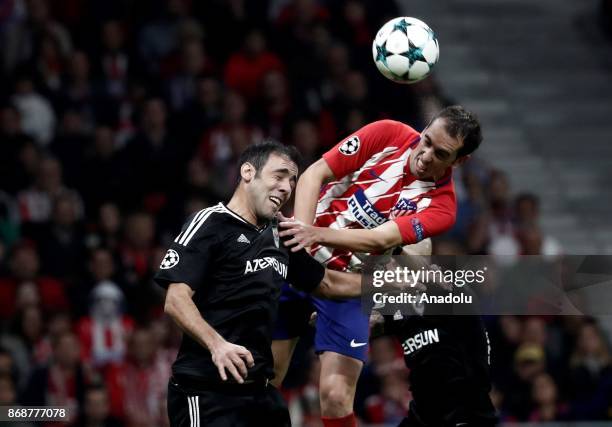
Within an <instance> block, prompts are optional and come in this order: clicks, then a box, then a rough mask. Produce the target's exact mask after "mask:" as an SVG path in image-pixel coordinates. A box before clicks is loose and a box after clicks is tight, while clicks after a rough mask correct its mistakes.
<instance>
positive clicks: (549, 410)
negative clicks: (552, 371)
mask: <svg viewBox="0 0 612 427" xmlns="http://www.w3.org/2000/svg"><path fill="white" fill-rule="evenodd" d="M558 394H559V392H558V389H557V384H555V380H553V378H552V377H551V376H550V375H548V374H546V373H542V374H539V375H538V376H536V377H535V378H534V380H533V385H532V391H531V398H532V399H533V404H534V407H535V409H534V410H533V411H532V412H531V415H530V416H529V421H530V422H551V421H561V420H564V419H567V412H568V407H567V405H566V404H564V403H561V402H560V401H559V395H558Z"/></svg>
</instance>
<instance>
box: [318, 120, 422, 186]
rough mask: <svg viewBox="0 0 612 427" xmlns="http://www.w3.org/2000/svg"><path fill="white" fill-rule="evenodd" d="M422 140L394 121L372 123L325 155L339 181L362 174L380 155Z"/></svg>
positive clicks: (412, 131) (409, 129)
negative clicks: (376, 155) (364, 167)
mask: <svg viewBox="0 0 612 427" xmlns="http://www.w3.org/2000/svg"><path fill="white" fill-rule="evenodd" d="M418 137H419V133H418V132H417V131H416V130H414V129H412V128H411V127H410V126H408V125H406V124H404V123H401V122H397V121H394V120H379V121H377V122H373V123H370V124H368V125H366V126H364V127H362V128H361V129H359V130H358V131H357V132H355V133H354V134H352V135H351V136H349V137H348V138H346V139H344V140H342V141H340V142H339V143H338V144H336V145H335V146H334V147H333V148H332V149H330V150H329V151H328V152H326V153H325V154H323V158H324V159H325V161H326V162H327V164H328V166H329V168H330V169H331V171H332V172H333V173H334V176H335V177H336V179H342V178H343V177H344V176H346V175H348V174H350V173H352V172H355V171H357V170H359V169H360V168H361V167H362V166H363V165H364V164H365V163H366V162H367V161H368V160H369V159H371V158H372V156H374V155H375V154H376V153H380V152H381V151H383V150H384V149H385V148H387V147H399V146H401V145H403V144H409V143H411V142H412V141H414V140H415V139H416V138H418Z"/></svg>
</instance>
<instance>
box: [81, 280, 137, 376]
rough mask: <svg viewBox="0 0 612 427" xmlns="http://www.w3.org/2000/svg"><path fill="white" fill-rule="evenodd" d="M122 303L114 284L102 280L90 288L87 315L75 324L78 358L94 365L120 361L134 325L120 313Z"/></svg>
mask: <svg viewBox="0 0 612 427" xmlns="http://www.w3.org/2000/svg"><path fill="white" fill-rule="evenodd" d="M123 304H124V297H123V294H122V293H121V290H120V289H119V287H118V286H117V285H115V284H114V283H112V282H110V281H104V282H101V283H99V284H98V285H96V286H95V287H94V288H93V290H92V291H91V308H90V311H89V316H86V317H83V318H81V319H80V320H79V321H78V323H77V325H76V330H77V333H78V337H79V340H80V342H81V357H82V360H84V361H86V362H88V363H91V364H92V365H93V366H94V367H105V366H106V365H107V364H109V363H111V362H119V361H121V360H123V357H124V355H125V346H126V341H127V338H128V336H129V334H130V333H131V331H132V329H133V327H134V322H133V320H132V319H131V318H130V317H129V316H125V315H123V307H122V305H123Z"/></svg>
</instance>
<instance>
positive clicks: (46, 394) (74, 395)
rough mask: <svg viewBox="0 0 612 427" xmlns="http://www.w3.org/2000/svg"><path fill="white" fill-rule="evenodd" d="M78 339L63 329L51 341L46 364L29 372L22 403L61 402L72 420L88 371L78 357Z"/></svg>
mask: <svg viewBox="0 0 612 427" xmlns="http://www.w3.org/2000/svg"><path fill="white" fill-rule="evenodd" d="M79 353H80V345H79V340H78V339H77V337H76V336H75V335H73V334H72V333H70V332H68V333H64V334H62V335H60V336H59V337H57V338H56V340H55V341H54V342H53V357H52V360H51V362H50V363H49V364H47V365H44V366H41V367H39V368H37V369H36V370H35V371H34V372H33V373H32V375H31V377H30V379H29V382H28V386H27V387H26V390H25V391H24V393H23V396H22V398H21V401H22V403H23V404H24V405H35V406H42V405H46V406H62V407H66V408H67V409H68V412H69V414H70V416H71V420H70V421H69V424H72V423H73V422H74V421H75V418H76V417H77V415H78V408H79V406H80V404H82V402H83V396H84V391H85V387H86V385H87V384H88V383H89V382H90V381H91V380H92V378H91V377H92V374H91V372H90V371H89V370H87V369H86V368H85V366H84V365H83V364H81V362H80V361H79Z"/></svg>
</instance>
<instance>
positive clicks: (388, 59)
mask: <svg viewBox="0 0 612 427" xmlns="http://www.w3.org/2000/svg"><path fill="white" fill-rule="evenodd" d="M372 55H373V56H374V63H375V64H376V67H377V68H378V70H379V71H380V72H381V73H382V74H383V76H385V77H386V78H388V79H390V80H393V81H394V82H397V83H405V84H410V83H415V82H418V81H419V80H422V79H424V78H425V77H427V76H428V75H429V73H430V72H431V69H432V68H433V66H434V65H435V64H436V62H438V58H439V56H440V46H439V45H438V39H436V36H435V35H434V32H433V31H432V30H431V28H429V26H428V25H427V24H426V23H424V22H423V21H420V20H418V19H416V18H409V17H399V18H394V19H392V20H390V21H389V22H387V23H386V24H385V25H383V26H382V27H381V28H380V30H378V33H377V34H376V38H374V42H373V43H372Z"/></svg>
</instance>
